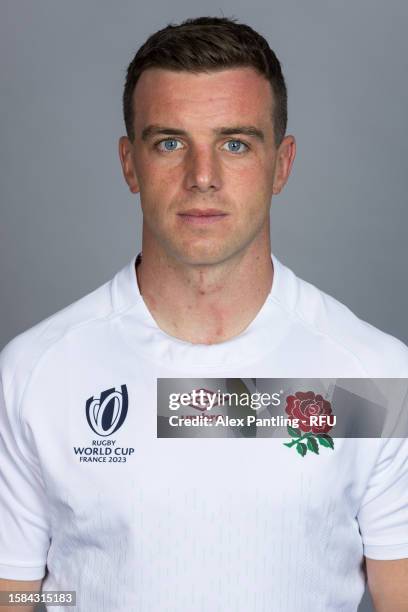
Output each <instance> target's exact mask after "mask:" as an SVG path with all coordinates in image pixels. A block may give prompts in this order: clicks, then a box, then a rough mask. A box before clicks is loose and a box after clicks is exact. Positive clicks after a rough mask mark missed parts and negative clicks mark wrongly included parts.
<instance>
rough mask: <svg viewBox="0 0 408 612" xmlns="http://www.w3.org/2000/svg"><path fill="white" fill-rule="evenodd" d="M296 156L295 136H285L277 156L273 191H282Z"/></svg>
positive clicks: (275, 192) (274, 192)
mask: <svg viewBox="0 0 408 612" xmlns="http://www.w3.org/2000/svg"><path fill="white" fill-rule="evenodd" d="M295 156H296V140H295V138H294V136H285V138H284V139H283V140H282V142H281V144H280V145H279V148H278V152H277V156H276V166H275V175H274V178H273V189H272V193H273V194H274V195H277V194H278V193H280V192H281V191H282V189H283V188H284V186H285V185H286V182H287V180H288V178H289V175H290V171H291V169H292V165H293V162H294V161H295Z"/></svg>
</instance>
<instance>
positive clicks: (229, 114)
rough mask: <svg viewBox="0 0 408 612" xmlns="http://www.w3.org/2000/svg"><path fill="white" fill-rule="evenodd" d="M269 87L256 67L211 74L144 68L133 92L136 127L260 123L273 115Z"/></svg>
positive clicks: (268, 119)
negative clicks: (148, 125)
mask: <svg viewBox="0 0 408 612" xmlns="http://www.w3.org/2000/svg"><path fill="white" fill-rule="evenodd" d="M272 106H273V98H272V88H271V85H270V83H269V81H268V80H267V79H266V78H265V77H264V76H263V75H261V74H259V73H258V72H257V71H256V70H255V69H254V68H247V67H240V68H230V69H227V70H217V71H211V72H199V73H193V72H187V71H180V72H176V71H173V70H165V69H161V68H149V69H148V70H145V71H144V72H143V73H142V74H141V76H140V78H139V81H138V82H137V85H136V88H135V91H134V94H133V108H134V117H135V126H138V125H139V126H142V125H144V124H146V123H160V124H163V123H165V124H166V125H167V124H168V123H169V121H170V120H172V121H176V122H183V123H184V124H186V123H189V122H195V123H196V124H200V125H202V126H203V127H204V126H205V125H206V123H207V122H209V123H211V122H214V121H216V122H217V123H220V124H222V125H224V124H225V125H228V124H229V123H231V122H232V123H236V122H237V121H238V120H239V123H241V124H242V123H243V122H244V123H247V122H248V123H249V124H254V123H262V124H264V123H265V122H266V121H270V119H271V116H272Z"/></svg>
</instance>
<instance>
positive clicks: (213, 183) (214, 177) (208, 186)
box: [185, 147, 221, 193]
mask: <svg viewBox="0 0 408 612" xmlns="http://www.w3.org/2000/svg"><path fill="white" fill-rule="evenodd" d="M185 188H186V189H188V190H192V191H198V192H200V193H205V192H207V191H218V190H219V189H220V188H221V168H220V162H219V160H218V159H217V155H216V152H215V151H214V150H212V149H211V148H209V147H200V148H198V147H197V148H195V149H194V150H193V151H191V153H190V155H189V156H188V158H187V159H186V170H185Z"/></svg>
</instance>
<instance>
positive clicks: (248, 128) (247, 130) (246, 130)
mask: <svg viewBox="0 0 408 612" xmlns="http://www.w3.org/2000/svg"><path fill="white" fill-rule="evenodd" d="M213 131H214V132H215V133H216V134H217V135H219V136H233V135H235V134H237V135H238V134H244V135H245V136H254V137H255V138H257V139H258V140H260V141H261V142H263V141H264V140H265V135H264V133H263V132H262V130H260V129H259V128H256V127H254V126H252V125H233V126H231V127H219V128H215V129H214V130H213ZM156 134H162V135H164V136H188V132H186V131H185V130H180V129H178V128H172V127H165V126H161V125H148V126H147V127H145V128H144V129H143V131H142V140H147V139H148V138H150V137H151V136H154V135H156Z"/></svg>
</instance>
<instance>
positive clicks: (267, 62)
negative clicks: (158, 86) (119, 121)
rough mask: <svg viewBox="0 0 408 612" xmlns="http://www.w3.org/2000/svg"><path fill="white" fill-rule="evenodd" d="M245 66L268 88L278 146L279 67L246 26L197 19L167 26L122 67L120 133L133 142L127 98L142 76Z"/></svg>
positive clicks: (282, 125) (282, 115)
mask: <svg viewBox="0 0 408 612" xmlns="http://www.w3.org/2000/svg"><path fill="white" fill-rule="evenodd" d="M240 66H242V67H244V66H250V67H253V68H255V69H256V70H257V71H258V72H259V73H260V74H262V75H263V76H265V78H266V79H267V80H268V81H269V82H270V84H271V87H272V91H273V94H274V101H275V104H274V113H273V114H274V117H273V119H274V134H275V144H276V145H277V146H279V145H280V143H281V142H282V139H283V138H284V136H285V132H286V124H287V91H286V84H285V80H284V77H283V74H282V70H281V65H280V62H279V60H278V58H277V57H276V55H275V53H274V52H273V51H272V49H271V48H270V47H269V45H268V43H267V41H266V40H265V38H264V37H263V36H261V35H260V34H258V32H256V31H255V30H253V29H252V28H251V27H250V26H248V25H246V24H243V23H237V22H236V20H235V19H228V18H226V17H198V18H195V19H187V20H186V21H183V22H182V23H181V24H178V25H175V24H169V25H168V26H167V27H165V28H163V29H162V30H159V31H158V32H155V33H154V34H152V35H151V36H149V38H148V39H147V40H146V42H145V43H144V44H143V45H142V46H141V47H140V49H139V50H138V51H137V53H136V55H135V57H134V58H133V60H132V61H131V63H130V64H129V66H128V69H127V74H126V82H125V89H124V92H123V115H124V119H125V126H126V132H127V135H128V137H129V139H130V140H131V141H133V140H134V137H135V134H134V126H133V119H134V116H133V103H132V97H133V92H134V90H135V87H136V83H137V81H138V79H139V77H140V75H141V74H142V72H143V71H144V70H147V69H148V68H164V69H168V70H174V71H182V70H187V71H189V72H205V71H211V70H222V69H225V68H236V67H240Z"/></svg>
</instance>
